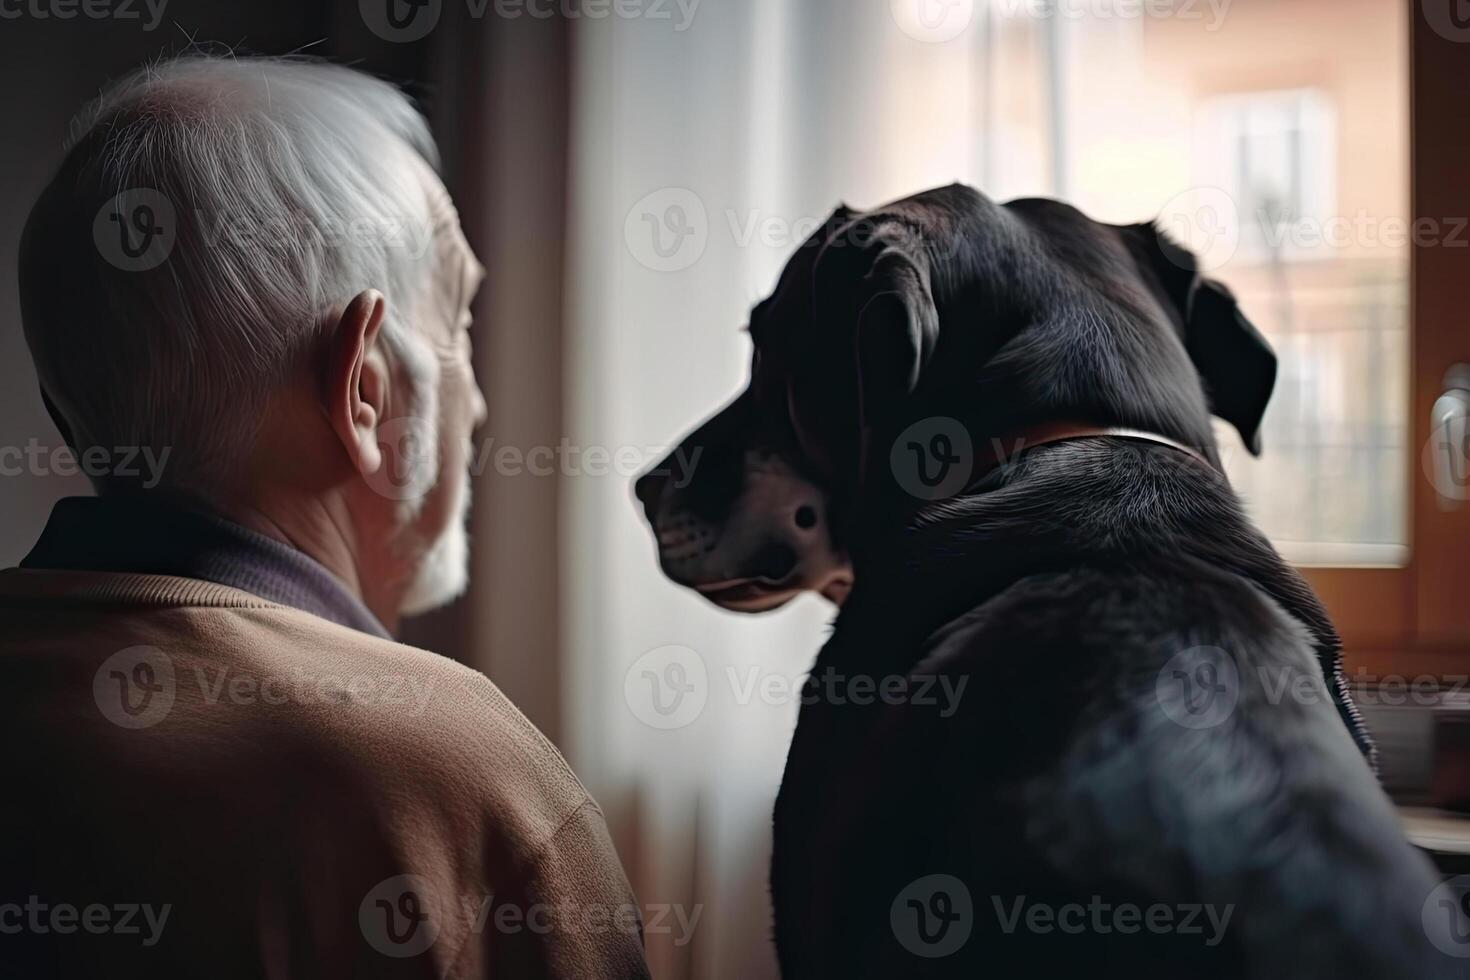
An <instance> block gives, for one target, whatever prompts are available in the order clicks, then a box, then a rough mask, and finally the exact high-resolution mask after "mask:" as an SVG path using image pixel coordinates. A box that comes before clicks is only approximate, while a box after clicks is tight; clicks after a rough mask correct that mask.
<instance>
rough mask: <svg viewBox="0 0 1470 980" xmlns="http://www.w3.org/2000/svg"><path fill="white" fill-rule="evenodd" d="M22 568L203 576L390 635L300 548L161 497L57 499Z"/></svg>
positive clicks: (367, 631)
mask: <svg viewBox="0 0 1470 980" xmlns="http://www.w3.org/2000/svg"><path fill="white" fill-rule="evenodd" d="M20 567H21V568H27V569H52V570H69V571H89V572H134V573H138V574H145V575H173V576H178V577H182V578H191V579H202V580H203V581H206V582H213V583H215V584H217V585H225V586H229V587H230V588H234V589H240V590H242V591H245V592H249V593H252V594H254V595H257V596H260V597H261V598H262V599H266V600H269V601H271V602H277V603H280V604H281V605H284V606H291V607H292V608H295V609H300V610H302V611H303V612H309V613H312V614H313V615H316V616H321V617H322V618H323V619H329V620H331V621H332V622H334V623H339V624H341V625H343V626H348V627H351V628H352V629H356V630H360V631H362V632H364V633H370V634H372V635H373V636H380V637H384V638H387V639H391V635H390V634H389V633H388V631H387V630H386V629H384V628H383V624H382V623H380V622H379V621H378V619H377V617H376V616H374V615H373V614H372V612H371V611H370V610H369V609H368V608H367V606H365V605H363V603H362V601H361V600H359V599H358V598H357V596H355V595H353V594H352V593H351V591H349V590H348V588H347V586H346V585H345V584H343V582H342V581H341V580H340V579H338V578H337V577H336V576H335V575H333V574H332V573H331V572H330V571H328V570H327V569H326V568H325V567H323V566H322V565H321V564H320V563H318V562H317V561H315V560H314V559H312V558H310V557H309V556H307V555H306V554H305V553H303V552H301V551H298V550H296V549H295V548H292V547H291V546H290V545H288V544H285V543H283V542H280V541H277V540H275V539H274V538H268V537H266V536H265V535H263V534H259V533H257V532H255V531H252V530H250V529H249V528H245V527H241V526H240V525H238V524H235V523H233V522H231V521H227V520H224V519H222V518H219V517H216V516H214V515H212V514H206V513H202V512H200V511H196V510H190V509H187V508H185V507H180V506H177V505H175V504H174V503H172V502H167V501H162V500H153V499H149V498H146V497H67V498H65V499H63V500H60V501H58V502H57V504H56V506H55V507H54V508H53V509H52V511H51V517H50V519H49V520H48V521H47V522H46V527H45V529H44V530H43V531H42V532H41V538H40V540H39V541H37V542H36V546H35V547H34V548H32V549H31V553H30V554H28V555H27V556H26V557H25V560H24V561H22V562H21V563H20Z"/></svg>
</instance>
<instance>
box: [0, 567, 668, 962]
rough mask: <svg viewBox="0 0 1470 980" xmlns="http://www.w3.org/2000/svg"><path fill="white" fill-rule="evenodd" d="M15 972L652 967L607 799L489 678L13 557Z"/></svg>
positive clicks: (8, 915)
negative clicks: (18, 563)
mask: <svg viewBox="0 0 1470 980" xmlns="http://www.w3.org/2000/svg"><path fill="white" fill-rule="evenodd" d="M0 668H3V669H0V733H3V738H4V743H3V744H4V745H5V746H6V747H7V749H6V754H7V758H6V761H5V766H4V770H3V771H4V776H3V778H4V781H5V785H4V792H3V794H0V797H3V800H4V801H5V802H4V803H0V958H3V960H4V961H5V964H4V965H5V968H6V970H10V969H14V970H17V974H18V975H23V976H28V977H29V976H61V977H84V976H86V977H92V976H95V977H103V976H106V977H121V976H152V977H174V976H177V977H211V978H217V977H237V976H238V977H312V978H333V977H344V978H345V977H378V976H385V977H386V976H395V977H396V976H414V977H446V976H447V977H480V976H498V977H541V976H554V977H578V978H581V977H586V978H618V977H642V976H646V975H647V970H646V967H645V965H644V961H643V953H642V943H641V925H640V918H639V915H638V907H637V905H636V902H635V900H634V898H633V896H632V894H631V892H630V890H629V888H628V884H627V880H626V878H625V877H624V875H623V871H622V868H621V867H620V865H619V863H618V859H617V856H616V854H615V853H614V851H613V848H612V845H611V843H610V842H609V840H608V837H607V831H606V828H605V827H604V824H603V819H602V815H601V813H600V811H599V810H598V808H597V805H596V804H595V803H594V802H593V801H592V799H591V798H590V797H589V796H588V795H587V793H586V791H585V790H584V789H583V788H582V785H581V784H580V783H579V782H578V781H577V779H576V777H575V776H574V775H573V774H572V772H571V770H570V769H569V768H568V767H567V764H566V763H565V762H564V761H563V760H562V757H561V756H560V755H559V754H558V753H557V751H556V749H555V748H554V747H553V746H552V745H551V744H550V743H549V742H548V741H547V740H546V739H545V738H544V737H543V736H542V735H541V734H540V733H539V732H538V731H537V730H536V729H535V727H534V726H532V725H531V723H530V722H528V721H527V720H526V719H525V717H524V716H522V715H521V714H520V712H518V711H517V710H516V709H515V707H514V706H512V705H511V704H510V703H509V702H508V701H507V700H506V699H505V697H504V696H503V695H502V694H501V693H500V691H499V690H497V689H496V687H495V685H493V684H491V683H490V681H489V680H487V679H486V678H485V677H484V676H483V675H481V674H479V673H477V672H475V671H473V670H470V669H468V668H465V667H463V666H460V665H458V664H456V663H454V662H452V661H450V660H447V659H445V658H443V657H440V656H437V655H435V654H432V653H428V652H426V651H423V650H418V649H414V648H412V647H408V646H404V645H402V644H399V643H395V642H392V641H391V640H386V639H380V638H377V637H374V636H370V635H368V634H366V633H363V632H359V631H357V630H353V629H349V628H347V627H345V626H340V625H337V624H335V623H333V622H330V621H328V620H326V619H322V618H320V617H318V616H314V615H311V614H310V613H307V612H302V611H299V610H296V609H293V608H289V607H286V606H281V605H277V604H274V603H272V602H268V601H266V600H264V599H260V598H258V597H256V596H255V595H252V594H250V593H247V592H242V591H239V590H237V589H233V588H228V587H225V586H222V585H215V584H211V583H209V582H204V581H200V580H195V579H186V578H175V577H171V576H163V575H136V574H126V573H116V572H72V571H50V570H32V569H9V570H5V571H0Z"/></svg>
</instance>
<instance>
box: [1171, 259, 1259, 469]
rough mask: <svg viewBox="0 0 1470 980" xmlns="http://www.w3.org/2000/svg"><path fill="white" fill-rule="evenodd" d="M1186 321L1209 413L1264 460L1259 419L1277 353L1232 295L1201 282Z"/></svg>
mask: <svg viewBox="0 0 1470 980" xmlns="http://www.w3.org/2000/svg"><path fill="white" fill-rule="evenodd" d="M1192 299H1193V302H1192V303H1191V304H1190V308H1189V319H1188V320H1186V321H1185V328H1184V347H1185V349H1186V350H1187V351H1189V359H1190V360H1192V361H1193V362H1194V366H1195V369H1196V370H1198V371H1199V373H1200V377H1201V378H1203V379H1204V382H1205V392H1206V394H1208V395H1209V396H1210V411H1211V412H1214V413H1215V414H1216V415H1218V416H1219V417H1220V418H1222V419H1224V420H1225V421H1226V422H1229V423H1230V424H1231V425H1233V426H1235V430H1236V431H1237V432H1239V433H1240V438H1241V439H1242V441H1244V442H1245V445H1246V448H1247V449H1249V450H1250V451H1251V454H1252V455H1255V456H1259V455H1261V418H1262V417H1263V416H1264V415H1265V414H1266V403H1267V402H1269V401H1270V400H1271V389H1272V388H1274V387H1275V385H1276V354H1275V353H1274V352H1273V351H1272V350H1271V345H1270V344H1268V343H1267V342H1266V338H1265V337H1262V336H1261V332H1260V331H1259V330H1257V329H1256V328H1255V327H1254V326H1253V325H1252V324H1251V322H1250V321H1249V320H1247V319H1246V318H1245V314H1243V313H1241V312H1240V306H1239V305H1238V304H1237V303H1236V302H1235V297H1234V296H1233V295H1232V294H1231V292H1230V290H1228V289H1226V288H1225V286H1224V285H1223V284H1221V283H1218V282H1215V281H1214V280H1211V279H1201V280H1200V282H1199V284H1198V286H1196V288H1195V290H1194V295H1193V297H1192Z"/></svg>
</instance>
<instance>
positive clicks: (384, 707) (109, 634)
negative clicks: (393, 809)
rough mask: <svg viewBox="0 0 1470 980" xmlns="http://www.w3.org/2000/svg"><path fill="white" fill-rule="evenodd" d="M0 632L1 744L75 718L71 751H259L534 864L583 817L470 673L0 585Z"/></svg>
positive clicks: (175, 597)
mask: <svg viewBox="0 0 1470 980" xmlns="http://www.w3.org/2000/svg"><path fill="white" fill-rule="evenodd" d="M0 622H3V624H4V628H5V629H6V631H7V643H6V650H5V651H4V653H3V654H0V656H3V657H4V658H5V659H6V661H7V666H8V668H9V669H12V670H13V671H14V673H13V674H12V676H13V677H16V678H18V679H20V680H21V681H22V687H23V688H24V689H17V688H14V687H13V688H12V692H13V694H14V695H15V696H16V698H17V700H19V701H21V702H22V703H29V704H30V705H31V706H32V708H31V709H30V710H27V709H24V708H23V709H21V710H20V712H19V713H18V714H17V715H13V716H12V718H11V720H10V722H9V724H7V725H6V727H10V725H12V724H16V725H25V724H26V723H27V722H26V719H27V718H30V719H32V720H33V721H39V720H40V719H41V717H42V716H43V715H44V714H47V713H54V712H66V713H69V714H74V713H81V715H82V716H83V717H84V718H86V720H87V721H88V722H89V724H84V725H82V726H80V728H78V729H76V730H75V731H74V733H73V736H72V737H75V738H77V739H81V740H86V741H89V742H98V743H113V744H115V743H116V742H117V740H118V739H119V738H123V737H126V744H127V745H128V746H129V748H132V749H136V748H139V747H142V746H143V745H144V744H149V745H153V746H159V747H163V746H168V747H169V748H170V750H176V749H178V748H179V747H183V748H184V749H185V750H186V751H190V752H195V753H198V754H200V755H204V756H208V757H210V758H213V759H216V760H219V761H220V762H222V763H224V764H227V765H228V764H229V760H230V758H231V757H232V754H231V752H230V748H231V746H240V747H241V753H240V754H242V755H245V754H248V755H249V756H251V757H252V758H258V757H259V755H260V754H261V752H262V751H263V750H264V751H266V752H268V754H269V755H270V756H272V757H273V758H274V759H275V764H276V765H279V766H284V767H287V768H290V769H293V770H294V769H309V768H316V769H322V770H325V771H330V772H332V773H335V774H337V775H338V776H339V777H341V778H343V779H345V780H347V781H349V782H350V783H352V784H355V785H360V786H362V787H363V788H364V790H367V791H371V792H382V793H386V794H391V795H395V796H396V795H399V794H407V795H408V796H410V797H413V798H418V799H423V800H435V801H439V806H440V808H449V809H451V810H456V811H457V813H456V814H455V815H454V819H455V820H456V822H458V821H459V820H464V821H470V820H473V819H476V817H479V818H486V817H489V816H490V815H494V817H495V819H496V820H497V821H498V822H501V823H504V824H506V825H507V826H506V827H505V829H506V830H507V831H509V832H512V833H515V834H516V836H518V837H522V838H524V839H523V840H522V841H521V843H522V844H523V845H525V846H532V847H534V846H536V845H537V844H538V843H540V842H542V841H544V840H548V839H549V838H550V837H551V836H552V835H553V834H554V833H555V832H556V830H557V829H558V828H559V827H560V825H561V823H562V822H564V821H565V820H566V819H567V818H568V817H570V816H571V815H572V814H573V813H575V812H576V811H577V810H578V809H579V808H581V807H582V806H584V805H586V804H587V803H588V802H589V798H588V796H587V794H586V791H585V790H584V789H583V787H582V785H581V784H580V782H578V780H577V778H576V776H575V775H574V774H573V773H572V771H571V769H570V767H569V766H568V765H567V764H566V762H565V760H564V759H563V758H562V756H561V754H560V752H558V751H557V749H556V748H555V746H553V745H552V744H551V742H550V741H549V740H548V739H547V738H546V737H545V736H544V735H543V734H542V733H541V732H540V731H539V730H538V729H537V728H536V727H535V725H533V724H532V723H531V722H530V720H529V719H527V718H526V717H525V715H523V714H522V713H521V712H520V711H519V710H518V709H517V708H516V707H515V705H513V704H512V703H511V702H510V700H509V699H508V698H506V697H505V695H504V694H503V693H501V691H500V690H499V688H497V687H496V686H495V684H494V683H492V682H491V681H490V680H489V679H488V678H487V677H486V676H485V675H484V674H482V673H480V672H479V671H477V670H473V669H471V668H469V667H467V666H465V665H463V664H460V663H457V662H455V661H453V660H451V659H449V658H447V657H444V656H441V655H439V654H436V653H433V652H431V651H428V650H423V649H419V648H417V647H413V646H409V645H406V644H403V643H398V642H396V641H394V640H391V639H387V638H383V637H378V636H373V635H370V634H367V633H363V632H360V631H358V630H354V629H351V628H349V627H346V626H341V625H339V624H337V623H333V622H331V621H329V620H326V619H323V618H321V617H319V616H315V615H312V614H310V613H307V612H303V611H300V610H296V609H292V608H289V607H286V606H281V605H277V604H274V603H270V602H267V601H265V600H262V599H259V598H257V597H255V596H252V595H250V594H249V593H245V592H240V591H238V590H235V589H229V588H226V587H223V586H210V585H208V583H195V582H194V581H193V580H181V579H169V578H168V577H166V576H122V575H109V574H107V573H75V572H29V571H25V570H5V571H3V572H0ZM6 700H8V699H6ZM118 729H122V730H123V731H121V732H119V731H118ZM129 732H136V733H137V734H136V735H128V733H129ZM17 734H22V733H17ZM36 734H41V733H39V732H37V733H36ZM113 736H117V738H114V737H113ZM247 746H248V747H249V749H248V753H247V752H246V750H245V747H247ZM104 754H107V753H105V752H104ZM133 757H134V758H136V757H137V753H136V752H134V753H133Z"/></svg>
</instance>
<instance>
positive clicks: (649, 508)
mask: <svg viewBox="0 0 1470 980" xmlns="http://www.w3.org/2000/svg"><path fill="white" fill-rule="evenodd" d="M667 480H668V477H667V476H665V475H664V474H662V473H644V474H643V475H642V476H640V477H639V478H638V479H637V480H636V481H634V483H633V494H634V496H636V497H637V498H638V500H639V501H640V502H641V503H642V504H643V513H645V514H647V515H648V519H649V520H650V521H651V520H653V519H654V517H655V516H657V514H658V502H659V500H660V498H662V497H663V492H664V483H665V482H667Z"/></svg>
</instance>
